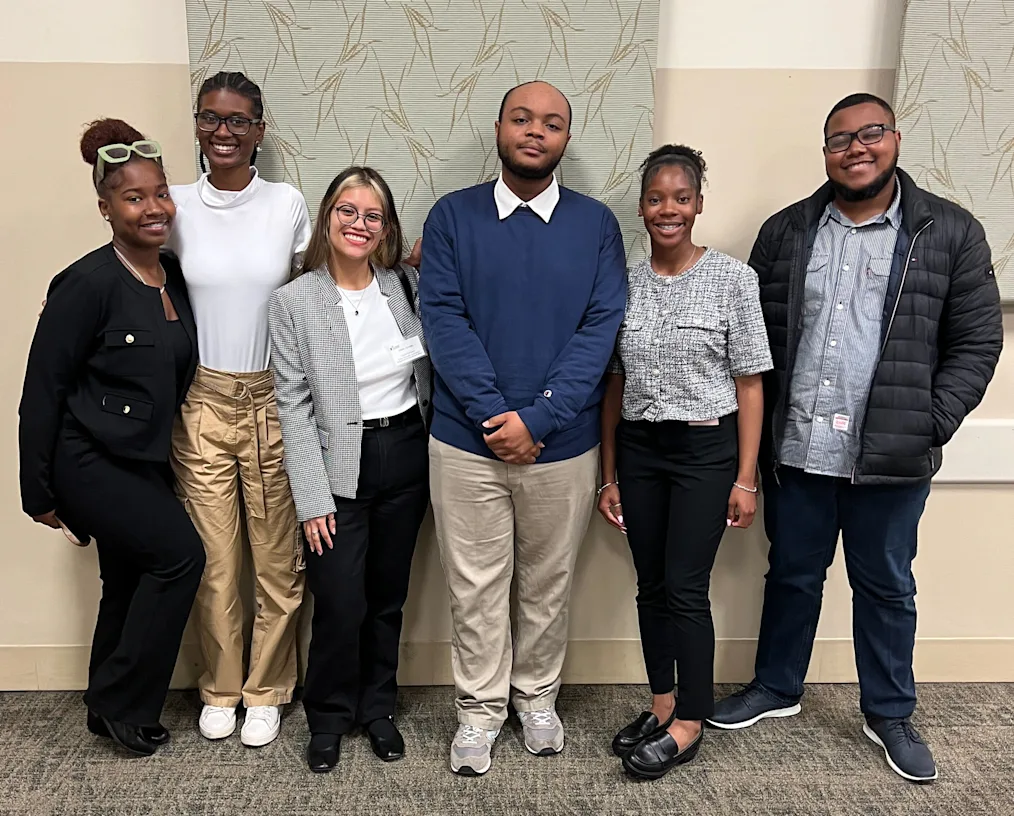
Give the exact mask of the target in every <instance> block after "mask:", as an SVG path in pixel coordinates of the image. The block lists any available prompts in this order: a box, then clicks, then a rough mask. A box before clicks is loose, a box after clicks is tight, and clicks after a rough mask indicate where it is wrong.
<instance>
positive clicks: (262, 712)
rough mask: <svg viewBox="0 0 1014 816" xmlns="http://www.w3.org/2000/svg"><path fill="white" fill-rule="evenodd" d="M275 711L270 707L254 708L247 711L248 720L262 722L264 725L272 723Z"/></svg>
mask: <svg viewBox="0 0 1014 816" xmlns="http://www.w3.org/2000/svg"><path fill="white" fill-rule="evenodd" d="M272 713H273V709H271V708H269V707H268V706H254V707H253V708H250V709H247V712H246V718H247V720H260V721H261V722H264V723H270V722H271V720H272V717H271V715H272Z"/></svg>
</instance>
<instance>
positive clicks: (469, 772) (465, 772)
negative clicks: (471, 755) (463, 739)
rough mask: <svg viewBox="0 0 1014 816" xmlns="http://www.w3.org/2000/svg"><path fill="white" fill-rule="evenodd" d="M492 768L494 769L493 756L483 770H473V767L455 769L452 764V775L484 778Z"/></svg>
mask: <svg viewBox="0 0 1014 816" xmlns="http://www.w3.org/2000/svg"><path fill="white" fill-rule="evenodd" d="M491 767H493V757H492V756H490V758H489V761H488V762H487V763H486V767H485V768H482V769H481V770H480V769H479V768H473V767H472V766H471V765H462V766H461V767H460V768H455V767H454V765H453V764H452V765H451V773H454V774H457V775H458V776H473V777H474V776H482V775H483V774H484V773H486V771H488V770H489V769H490V768H491Z"/></svg>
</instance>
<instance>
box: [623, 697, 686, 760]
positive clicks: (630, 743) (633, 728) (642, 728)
mask: <svg viewBox="0 0 1014 816" xmlns="http://www.w3.org/2000/svg"><path fill="white" fill-rule="evenodd" d="M675 719H676V709H675V708H673V710H672V713H671V714H670V715H669V718H668V719H667V720H666V721H665V722H664V723H660V722H659V721H658V717H656V716H655V715H654V714H652V713H651V712H650V711H642V712H641V716H640V717H638V718H637V719H636V720H634V721H633V722H632V723H630V724H629V725H628V726H626V727H625V728H623V729H622V730H621V731H620V733H618V734H617V735H616V736H615V737H613V753H614V754H616V756H618V757H623V756H625V755H626V754H627V753H628V752H629V751H631V750H633V748H634V747H635V746H636V745H637V743H639V742H641V741H642V740H646V739H648V737H655V736H658V734H659V733H660V732H661V731H665V729H667V728H668V727H669V726H670V725H672V721H673V720H675Z"/></svg>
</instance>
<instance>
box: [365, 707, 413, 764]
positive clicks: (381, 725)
mask: <svg viewBox="0 0 1014 816" xmlns="http://www.w3.org/2000/svg"><path fill="white" fill-rule="evenodd" d="M366 736H368V737H369V738H370V747H371V748H373V753H374V754H376V755H377V758H378V759H382V760H383V761H384V762H394V761H395V760H398V759H401V758H402V757H403V756H405V738H404V737H402V735H401V732H400V731H399V730H398V728H397V726H396V725H395V724H394V721H393V720H392V719H391V718H390V717H384V718H382V719H379V720H374V721H373V722H370V723H367V724H366Z"/></svg>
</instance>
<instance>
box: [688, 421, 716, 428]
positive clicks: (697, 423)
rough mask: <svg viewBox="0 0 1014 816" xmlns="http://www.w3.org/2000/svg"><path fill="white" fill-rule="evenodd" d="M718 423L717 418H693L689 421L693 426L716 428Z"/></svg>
mask: <svg viewBox="0 0 1014 816" xmlns="http://www.w3.org/2000/svg"><path fill="white" fill-rule="evenodd" d="M717 424H718V420H717V419H692V420H690V422H688V423H687V425H689V426H690V427H691V428H714V427H715V426H716V425H717Z"/></svg>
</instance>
